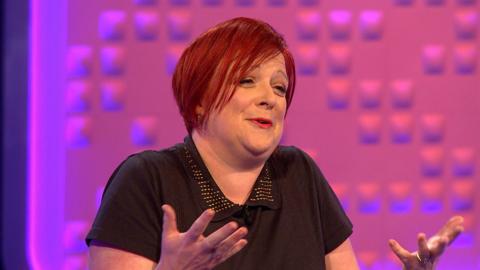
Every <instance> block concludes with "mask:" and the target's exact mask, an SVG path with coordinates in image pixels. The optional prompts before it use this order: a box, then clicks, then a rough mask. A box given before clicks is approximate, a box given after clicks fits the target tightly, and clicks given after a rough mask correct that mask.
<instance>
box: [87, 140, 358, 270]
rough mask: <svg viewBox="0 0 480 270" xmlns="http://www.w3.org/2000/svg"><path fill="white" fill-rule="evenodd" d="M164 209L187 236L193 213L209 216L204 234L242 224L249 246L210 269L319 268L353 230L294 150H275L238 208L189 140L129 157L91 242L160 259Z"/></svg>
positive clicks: (110, 186)
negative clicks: (211, 214) (208, 213)
mask: <svg viewBox="0 0 480 270" xmlns="http://www.w3.org/2000/svg"><path fill="white" fill-rule="evenodd" d="M163 204H170V205H172V206H173V208H174V209H175V212H176V215H177V226H178V229H179V230H180V231H182V232H183V231H186V230H188V229H189V228H190V226H191V224H192V223H193V222H194V221H195V219H196V218H198V217H199V216H200V214H201V213H202V212H203V211H204V210H206V209H208V208H212V209H214V210H215V211H216V214H215V216H214V218H213V220H212V222H211V223H210V224H209V226H208V227H207V229H206V231H205V235H208V234H210V233H212V232H213V231H215V230H216V229H218V228H220V227H221V226H223V225H224V224H226V223H228V222H230V221H236V222H238V223H239V224H240V225H241V226H247V228H248V235H247V240H248V244H247V246H245V247H244V248H243V249H242V250H241V251H240V252H239V253H237V254H235V255H234V256H232V257H231V258H229V259H228V260H226V261H225V262H223V263H222V264H220V265H219V266H217V267H216V268H215V269H219V270H224V269H225V270H226V269H228V270H231V269H295V270H297V269H303V270H308V269H315V270H319V269H325V254H328V253H329V252H330V251H332V250H333V249H335V248H336V247H337V246H339V245H340V244H341V243H342V242H343V241H345V240H346V239H347V238H348V237H349V236H350V235H351V233H352V224H351V222H350V220H349V219H348V217H347V216H346V215H345V213H344V211H343V209H342V207H341V206H340V203H339V201H338V199H337V197H336V196H335V194H334V192H333V191H332V189H331V188H330V186H329V185H328V183H327V182H326V180H325V178H324V177H323V175H322V174H321V172H320V171H319V169H318V167H317V166H316V164H315V162H314V161H313V160H312V159H311V158H310V157H309V156H308V155H306V154H305V153H304V152H303V151H301V150H299V149H298V148H295V147H285V146H279V147H278V148H277V149H276V150H275V152H274V153H273V154H272V156H271V157H270V158H269V159H268V160H267V162H266V163H265V166H264V167H263V169H262V171H261V173H260V175H259V177H258V179H257V180H256V182H255V184H254V187H253V189H252V192H251V194H250V196H249V198H248V199H247V201H246V202H245V204H244V205H238V204H235V203H233V202H231V201H230V200H228V199H227V198H226V197H225V196H224V194H223V193H222V192H221V190H220V188H219V187H218V186H217V185H216V184H215V182H214V180H213V179H212V177H211V175H210V173H209V172H208V170H207V168H206V166H205V164H204V163H203V161H202V159H201V157H200V155H199V154H198V152H197V150H196V148H195V145H194V143H193V141H192V139H191V138H190V137H187V138H186V139H185V142H184V143H182V144H177V145H175V146H174V147H171V148H169V149H166V150H162V151H145V152H142V153H139V154H135V155H132V156H130V157H129V158H128V159H127V160H125V161H124V162H123V163H122V164H121V165H120V166H119V167H118V168H117V169H116V170H115V172H114V173H113V175H112V176H111V178H110V179H109V181H108V183H107V186H106V188H105V191H104V194H103V198H102V203H101V206H100V209H99V211H98V213H97V216H96V218H95V221H94V223H93V226H92V229H91V231H90V232H89V234H88V236H87V239H86V241H87V244H90V241H91V240H96V241H99V242H103V243H107V244H110V245H112V246H114V247H117V248H119V249H122V250H126V251H129V252H132V253H135V254H138V255H141V256H144V257H146V258H148V259H150V260H152V261H155V262H157V261H159V259H160V248H161V242H162V239H161V236H162V215H163V213H162V210H161V206H162V205H163Z"/></svg>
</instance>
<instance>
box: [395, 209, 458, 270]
mask: <svg viewBox="0 0 480 270" xmlns="http://www.w3.org/2000/svg"><path fill="white" fill-rule="evenodd" d="M462 224H463V218H462V217H460V216H455V217H452V218H451V219H450V220H449V221H448V222H447V223H446V224H445V225H444V226H443V227H442V228H441V229H440V230H439V231H438V232H437V233H436V234H435V235H434V236H432V237H430V239H428V240H427V237H426V235H425V234H424V233H419V234H418V251H415V252H410V251H408V250H406V249H404V248H403V247H402V246H401V245H400V244H399V243H398V242H397V241H395V240H393V239H390V240H389V242H388V243H389V245H390V248H391V249H392V251H393V252H394V253H395V255H397V257H398V258H399V259H400V260H401V261H402V263H403V269H407V270H431V269H434V267H435V265H436V264H437V262H438V259H439V258H440V256H441V255H442V253H443V252H444V251H445V249H446V248H447V246H448V245H450V244H451V243H452V242H453V241H454V240H455V238H457V236H458V235H459V234H460V233H461V232H462V231H463V226H462Z"/></svg>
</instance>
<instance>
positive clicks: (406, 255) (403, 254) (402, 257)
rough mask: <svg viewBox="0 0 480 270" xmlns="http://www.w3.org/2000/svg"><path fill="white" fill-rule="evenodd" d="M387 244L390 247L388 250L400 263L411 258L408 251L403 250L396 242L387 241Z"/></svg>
mask: <svg viewBox="0 0 480 270" xmlns="http://www.w3.org/2000/svg"><path fill="white" fill-rule="evenodd" d="M388 244H389V246H390V249H391V250H392V251H393V253H395V255H397V257H398V258H399V259H400V260H401V261H402V262H404V263H405V262H407V261H408V258H409V257H411V254H410V252H408V250H406V249H404V248H403V247H402V246H401V245H400V244H399V243H398V242H397V241H395V240H393V239H390V240H389V241H388Z"/></svg>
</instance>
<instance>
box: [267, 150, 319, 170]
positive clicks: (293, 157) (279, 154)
mask: <svg viewBox="0 0 480 270" xmlns="http://www.w3.org/2000/svg"><path fill="white" fill-rule="evenodd" d="M272 159H273V161H274V162H275V163H283V164H284V165H300V164H303V165H306V166H312V165H313V166H316V165H315V161H314V160H313V159H312V158H311V157H310V156H309V155H308V154H307V153H305V152H304V151H303V150H302V149H300V148H298V147H296V146H284V145H280V146H278V147H277V149H276V150H275V152H274V153H273V154H272Z"/></svg>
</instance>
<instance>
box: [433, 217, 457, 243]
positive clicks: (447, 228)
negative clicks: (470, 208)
mask: <svg viewBox="0 0 480 270" xmlns="http://www.w3.org/2000/svg"><path fill="white" fill-rule="evenodd" d="M462 224H463V217H461V216H454V217H452V218H450V219H449V220H448V221H447V223H445V225H443V227H442V228H441V229H440V230H439V231H438V233H437V235H440V236H447V237H448V238H449V239H455V237H457V236H458V234H460V232H461V231H462V230H461V229H463V227H462Z"/></svg>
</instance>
